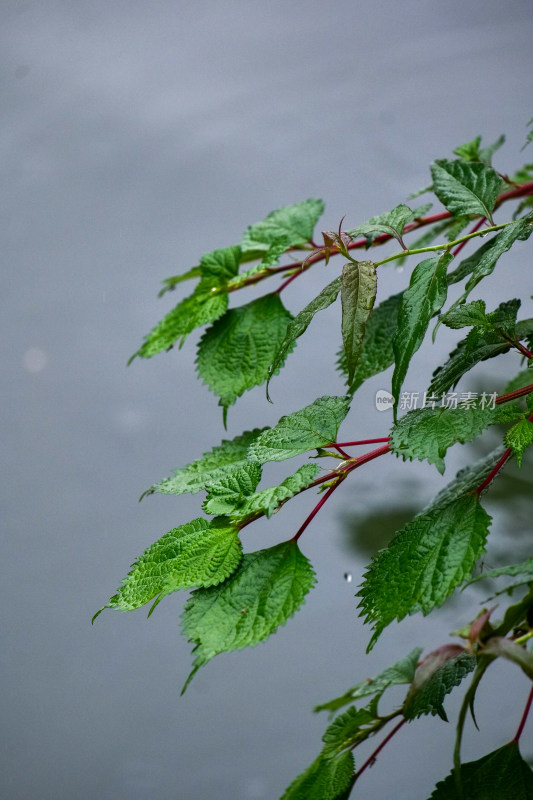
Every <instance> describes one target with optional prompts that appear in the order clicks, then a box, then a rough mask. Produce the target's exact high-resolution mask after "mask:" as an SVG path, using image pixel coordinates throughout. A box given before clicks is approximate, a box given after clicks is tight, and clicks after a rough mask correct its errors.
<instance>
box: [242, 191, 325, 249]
mask: <svg viewBox="0 0 533 800" xmlns="http://www.w3.org/2000/svg"><path fill="white" fill-rule="evenodd" d="M323 213H324V203H323V202H322V200H314V199H310V200H304V201H303V202H302V203H294V204H293V205H290V206H283V207H282V208H278V209H277V210H276V211H272V212H271V213H270V214H269V215H268V216H267V217H266V218H265V219H264V220H262V221H261V222H256V223H255V224H254V225H250V227H249V228H248V229H247V231H246V233H245V234H244V236H243V238H242V241H241V247H242V250H243V252H246V251H252V252H261V251H262V250H268V249H269V247H270V245H271V244H272V243H273V242H274V241H275V240H276V239H279V238H280V237H282V236H283V237H285V238H286V240H287V247H298V246H301V245H305V244H309V243H310V242H311V241H312V240H313V231H314V229H315V225H316V223H317V221H318V219H319V218H320V217H321V216H322V214H323Z"/></svg>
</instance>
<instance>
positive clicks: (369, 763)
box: [354, 719, 407, 783]
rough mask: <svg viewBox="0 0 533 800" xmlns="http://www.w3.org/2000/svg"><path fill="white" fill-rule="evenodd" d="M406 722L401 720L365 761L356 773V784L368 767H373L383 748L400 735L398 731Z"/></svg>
mask: <svg viewBox="0 0 533 800" xmlns="http://www.w3.org/2000/svg"><path fill="white" fill-rule="evenodd" d="M406 722H407V720H406V719H401V720H400V722H399V723H398V724H397V725H396V726H395V727H394V728H393V729H392V730H391V731H390V733H388V734H387V736H385V738H384V739H383V741H382V742H381V744H380V745H379V746H378V747H376V749H375V750H374V752H373V753H372V755H371V756H370V757H369V758H367V760H366V761H365V763H364V764H363V766H362V767H360V768H359V769H358V770H357V772H356V773H355V779H354V783H355V781H356V780H358V779H359V778H360V777H361V775H362V774H363V772H364V771H365V769H367V768H368V767H371V766H372V765H373V763H374V761H375V760H376V758H377V757H378V755H379V754H380V753H381V751H382V750H383V748H384V747H385V745H386V744H388V743H389V742H390V740H391V739H392V737H393V736H394V735H395V734H396V733H398V731H399V730H400V728H401V727H402V725H405V723H406Z"/></svg>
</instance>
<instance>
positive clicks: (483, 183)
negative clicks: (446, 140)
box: [431, 159, 502, 224]
mask: <svg viewBox="0 0 533 800" xmlns="http://www.w3.org/2000/svg"><path fill="white" fill-rule="evenodd" d="M431 175H432V177H433V191H434V192H435V194H436V195H437V197H438V198H439V200H440V201H441V203H442V204H443V206H445V208H447V209H448V211H450V212H451V213H452V214H454V215H455V216H457V215H460V214H478V215H479V216H481V217H486V218H487V219H488V220H490V222H491V224H492V211H493V209H494V205H495V203H496V200H497V199H498V194H499V192H500V189H501V186H502V179H501V178H500V176H499V175H498V173H497V172H495V171H494V170H493V169H492V168H491V167H488V166H486V165H485V164H482V163H479V162H466V161H461V160H456V161H452V160H448V159H440V160H438V161H435V162H434V163H433V164H432V165H431Z"/></svg>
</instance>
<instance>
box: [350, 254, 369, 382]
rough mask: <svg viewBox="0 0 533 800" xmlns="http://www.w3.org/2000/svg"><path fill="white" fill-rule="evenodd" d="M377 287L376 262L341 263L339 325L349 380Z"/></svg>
mask: <svg viewBox="0 0 533 800" xmlns="http://www.w3.org/2000/svg"><path fill="white" fill-rule="evenodd" d="M376 291H377V275H376V265H375V264H374V263H373V262H372V261H359V262H357V263H353V262H348V263H347V264H345V265H344V267H343V270H342V288H341V303H342V323H341V328H342V340H343V344H344V352H345V354H346V367H347V371H348V382H349V383H351V382H352V380H353V376H354V373H355V368H356V366H357V362H358V360H359V354H360V352H361V346H362V342H363V337H364V335H365V326H366V323H367V320H368V317H369V315H370V312H371V311H372V308H373V307H374V301H375V299H376Z"/></svg>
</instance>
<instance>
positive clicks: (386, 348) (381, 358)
mask: <svg viewBox="0 0 533 800" xmlns="http://www.w3.org/2000/svg"><path fill="white" fill-rule="evenodd" d="M402 295H403V292H400V293H399V294H393V295H391V296H390V297H388V298H387V300H384V301H383V302H382V303H380V304H379V306H375V307H374V308H373V309H372V311H371V313H370V316H369V318H368V320H367V323H366V327H365V335H364V337H363V344H362V346H361V352H360V354H359V360H358V362H357V365H356V367H355V372H354V376H353V381H352V384H351V386H350V394H353V393H354V392H355V391H356V390H357V389H358V388H359V387H360V386H361V384H362V383H364V381H366V380H367V378H371V377H372V376H373V375H377V374H378V373H379V372H383V370H385V369H387V368H388V367H390V365H391V364H394V350H393V347H392V341H393V337H394V334H395V333H396V328H397V327H398V309H399V307H400V303H401V301H402ZM338 367H339V369H340V370H342V372H344V373H345V374H347V372H348V370H347V365H346V355H345V353H344V347H343V348H342V350H341V353H340V354H339V361H338Z"/></svg>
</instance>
